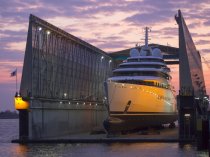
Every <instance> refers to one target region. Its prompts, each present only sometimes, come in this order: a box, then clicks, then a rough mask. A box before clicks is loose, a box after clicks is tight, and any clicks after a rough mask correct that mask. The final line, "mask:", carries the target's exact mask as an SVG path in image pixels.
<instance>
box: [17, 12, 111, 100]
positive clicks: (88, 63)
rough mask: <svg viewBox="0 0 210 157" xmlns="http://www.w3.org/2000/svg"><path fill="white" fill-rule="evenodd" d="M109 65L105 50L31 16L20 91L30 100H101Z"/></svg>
mask: <svg viewBox="0 0 210 157" xmlns="http://www.w3.org/2000/svg"><path fill="white" fill-rule="evenodd" d="M112 64H113V63H112V58H111V57H109V56H108V55H107V54H106V53H105V52H104V51H102V50H100V49H98V48H96V47H94V46H92V45H90V44H88V43H86V42H84V41H82V40H81V39H79V38H77V37H75V36H73V35H71V34H68V33H66V32H65V31H63V30H61V29H59V28H57V27H55V26H53V25H51V24H49V23H47V22H46V21H44V20H41V19H40V18H38V17H35V16H34V15H30V19H29V29H28V37H27V44H26V52H25V59H24V66H23V74H22V81H21V89H20V92H21V94H22V95H23V97H33V99H34V98H47V99H55V100H61V99H62V100H72V101H74V100H82V101H102V100H103V98H104V87H103V83H104V81H105V80H106V78H107V77H108V76H109V75H110V74H111V71H112V67H113V65H112Z"/></svg>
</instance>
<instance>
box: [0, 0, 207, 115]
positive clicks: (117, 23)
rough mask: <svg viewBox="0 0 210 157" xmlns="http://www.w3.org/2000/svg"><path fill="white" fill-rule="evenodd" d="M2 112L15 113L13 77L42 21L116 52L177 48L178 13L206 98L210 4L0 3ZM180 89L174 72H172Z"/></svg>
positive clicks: (195, 0)
mask: <svg viewBox="0 0 210 157" xmlns="http://www.w3.org/2000/svg"><path fill="white" fill-rule="evenodd" d="M0 4H1V5H0V111H5V110H14V103H13V96H14V94H15V88H16V87H15V77H10V73H11V72H12V71H14V70H15V69H16V68H17V69H18V88H19V86H20V80H21V75H22V66H23V59H24V53H25V45H26V37H27V31H28V19H29V15H30V14H34V15H35V16H38V17H40V18H41V19H44V20H46V21H48V22H49V23H51V24H53V25H55V26H57V27H59V28H61V29H63V30H64V31H66V32H68V33H70V34H72V35H74V36H77V37H79V38H81V39H82V40H85V41H87V42H88V43H90V44H92V45H94V46H96V47H98V48H100V49H102V50H104V51H105V52H109V53H110V52H114V51H118V50H123V49H127V48H131V47H134V46H135V45H136V43H139V44H140V45H143V44H144V41H143V40H142V39H143V38H144V32H143V28H144V27H146V26H149V27H150V28H151V30H152V32H151V33H150V39H151V40H150V41H149V43H155V44H161V45H170V46H174V47H178V25H177V24H176V21H175V20H174V15H175V14H177V11H178V9H181V11H182V14H183V16H184V18H185V21H186V23H187V25H188V28H189V31H190V33H191V34H192V38H193V40H194V43H195V45H196V48H197V50H199V51H200V53H201V56H202V62H203V70H204V77H205V83H206V87H207V92H208V94H210V73H209V71H210V49H209V48H210V0H176V1H175V0H161V1H160V0H59V1H58V0H1V1H0ZM171 71H172V77H173V80H172V83H173V84H174V86H175V87H176V90H177V89H178V75H177V73H178V68H177V66H176V67H175V66H172V67H171Z"/></svg>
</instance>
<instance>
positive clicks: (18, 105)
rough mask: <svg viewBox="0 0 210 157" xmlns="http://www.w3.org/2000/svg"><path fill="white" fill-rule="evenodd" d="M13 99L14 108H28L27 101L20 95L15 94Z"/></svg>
mask: <svg viewBox="0 0 210 157" xmlns="http://www.w3.org/2000/svg"><path fill="white" fill-rule="evenodd" d="M14 99H15V109H16V110H25V109H28V108H29V102H28V101H24V100H23V99H22V97H21V96H17V97H15V98H14Z"/></svg>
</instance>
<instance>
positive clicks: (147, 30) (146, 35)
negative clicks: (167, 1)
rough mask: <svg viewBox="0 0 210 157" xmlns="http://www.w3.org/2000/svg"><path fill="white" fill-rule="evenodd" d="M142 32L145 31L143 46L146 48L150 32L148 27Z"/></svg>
mask: <svg viewBox="0 0 210 157" xmlns="http://www.w3.org/2000/svg"><path fill="white" fill-rule="evenodd" d="M144 31H145V39H144V40H145V46H146V47H148V40H149V38H148V36H149V34H148V32H151V29H150V28H149V27H145V28H144Z"/></svg>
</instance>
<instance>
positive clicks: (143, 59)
mask: <svg viewBox="0 0 210 157" xmlns="http://www.w3.org/2000/svg"><path fill="white" fill-rule="evenodd" d="M149 30H150V29H149V28H148V27H146V28H145V45H144V46H142V47H141V50H140V51H139V50H138V49H137V48H135V49H131V51H130V57H128V58H127V59H126V60H125V61H123V62H122V63H121V64H119V66H118V68H117V69H115V70H114V71H113V76H112V77H110V78H108V79H107V81H106V82H105V91H106V98H107V104H108V105H107V106H108V111H109V116H108V118H107V119H106V120H105V121H104V127H105V129H106V130H107V131H108V132H119V131H126V130H127V131H128V130H135V129H140V128H145V127H152V126H160V125H162V124H171V126H173V127H174V125H175V124H174V122H175V121H176V120H177V118H178V115H177V108H176V99H175V93H174V90H173V87H172V85H171V79H172V78H171V76H170V69H169V68H168V67H167V65H166V63H165V62H164V60H163V55H162V54H161V50H160V49H158V48H157V47H150V46H148V32H149Z"/></svg>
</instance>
